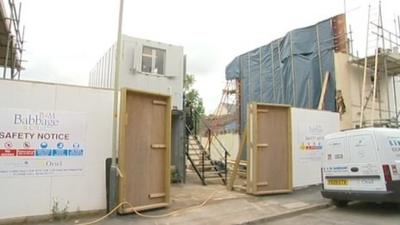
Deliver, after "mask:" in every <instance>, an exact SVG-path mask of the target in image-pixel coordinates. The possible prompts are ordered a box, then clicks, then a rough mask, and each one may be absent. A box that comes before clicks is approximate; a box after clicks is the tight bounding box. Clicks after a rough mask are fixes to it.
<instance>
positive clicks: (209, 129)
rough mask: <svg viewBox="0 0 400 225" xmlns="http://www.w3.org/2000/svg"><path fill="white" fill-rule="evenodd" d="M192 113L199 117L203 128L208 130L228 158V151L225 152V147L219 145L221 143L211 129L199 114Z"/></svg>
mask: <svg viewBox="0 0 400 225" xmlns="http://www.w3.org/2000/svg"><path fill="white" fill-rule="evenodd" d="M192 109H193V112H194V113H195V114H196V115H197V116H199V117H200V121H201V122H202V123H203V124H204V126H205V127H206V128H207V129H208V131H209V132H210V133H211V135H212V136H213V137H214V138H215V139H216V140H217V142H218V144H219V145H220V146H221V147H222V148H223V150H224V152H225V153H226V154H228V156H230V155H231V154H229V152H228V150H226V148H225V146H224V145H223V144H222V143H221V141H220V140H219V139H218V137H217V135H216V134H214V132H212V129H211V128H210V127H209V126H208V125H207V123H206V122H205V121H204V119H203V118H202V117H201V116H200V114H199V113H198V112H197V111H196V110H195V109H194V108H192Z"/></svg>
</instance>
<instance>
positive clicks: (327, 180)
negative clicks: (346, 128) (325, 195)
mask: <svg viewBox="0 0 400 225" xmlns="http://www.w3.org/2000/svg"><path fill="white" fill-rule="evenodd" d="M324 146H325V147H324V158H323V160H322V168H323V178H324V179H323V180H324V188H325V189H327V190H329V189H330V190H343V191H346V190H350V186H349V184H348V179H347V177H348V176H349V170H348V165H347V164H348V162H349V160H350V156H349V150H348V144H347V140H346V136H345V135H344V133H341V134H340V135H336V136H334V137H327V138H326V140H325V145H324Z"/></svg>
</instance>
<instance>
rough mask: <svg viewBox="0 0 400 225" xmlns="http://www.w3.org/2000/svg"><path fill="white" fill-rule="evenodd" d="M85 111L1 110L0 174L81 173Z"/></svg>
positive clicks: (59, 174)
mask: <svg viewBox="0 0 400 225" xmlns="http://www.w3.org/2000/svg"><path fill="white" fill-rule="evenodd" d="M86 117H87V115H86V113H77V112H58V111H51V112H49V111H29V110H22V109H2V110H0V122H1V124H2V125H1V127H0V177H16V176H18V177H21V176H67V175H74V176H76V175H83V172H84V166H85V163H84V160H85V155H86V154H85V153H86V149H85V140H86V120H87V119H86Z"/></svg>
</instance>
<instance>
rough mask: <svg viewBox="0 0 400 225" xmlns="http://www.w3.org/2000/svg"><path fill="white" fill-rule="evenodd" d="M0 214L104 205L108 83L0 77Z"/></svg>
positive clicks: (109, 135) (108, 149) (108, 153)
mask: <svg viewBox="0 0 400 225" xmlns="http://www.w3.org/2000/svg"><path fill="white" fill-rule="evenodd" d="M0 102H1V104H2V106H1V109H0V193H7V194H4V195H1V198H0V202H1V204H0V220H2V219H10V218H20V221H22V220H23V218H24V217H29V216H38V215H51V214H52V208H53V207H54V206H55V204H58V207H59V209H64V208H67V209H68V213H69V212H76V211H87V210H102V209H105V208H106V188H105V184H106V181H105V160H106V158H108V157H110V156H111V149H112V148H111V139H112V118H113V91H112V90H106V89H94V88H87V87H78V86H69V85H58V84H49V83H39V82H25V81H10V80H0Z"/></svg>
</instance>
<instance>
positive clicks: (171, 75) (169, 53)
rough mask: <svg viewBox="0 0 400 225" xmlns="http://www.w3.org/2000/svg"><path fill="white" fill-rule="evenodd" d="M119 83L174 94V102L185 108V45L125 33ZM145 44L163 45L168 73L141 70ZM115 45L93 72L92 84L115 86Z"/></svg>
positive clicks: (160, 47)
mask: <svg viewBox="0 0 400 225" xmlns="http://www.w3.org/2000/svg"><path fill="white" fill-rule="evenodd" d="M122 40H123V43H122V49H123V52H122V62H121V67H120V78H119V79H120V82H119V85H120V87H121V88H122V87H126V88H131V89H136V90H141V91H148V92H153V93H159V94H164V95H171V96H172V106H173V107H174V108H176V109H178V110H182V108H183V107H182V105H183V95H182V93H183V76H184V53H183V47H181V46H176V45H170V44H165V43H160V42H155V41H149V40H144V39H139V38H133V37H129V36H126V35H123V38H122ZM143 46H148V47H153V48H158V49H164V50H165V52H166V57H165V73H164V74H163V75H160V74H152V73H144V72H141V69H142V51H143ZM114 66H115V46H112V47H111V48H110V49H109V50H108V51H107V53H106V54H105V55H104V56H103V57H102V58H101V59H100V61H99V62H98V63H97V64H96V66H95V67H94V68H93V69H92V71H91V72H90V78H89V86H92V87H103V88H113V81H114Z"/></svg>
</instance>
